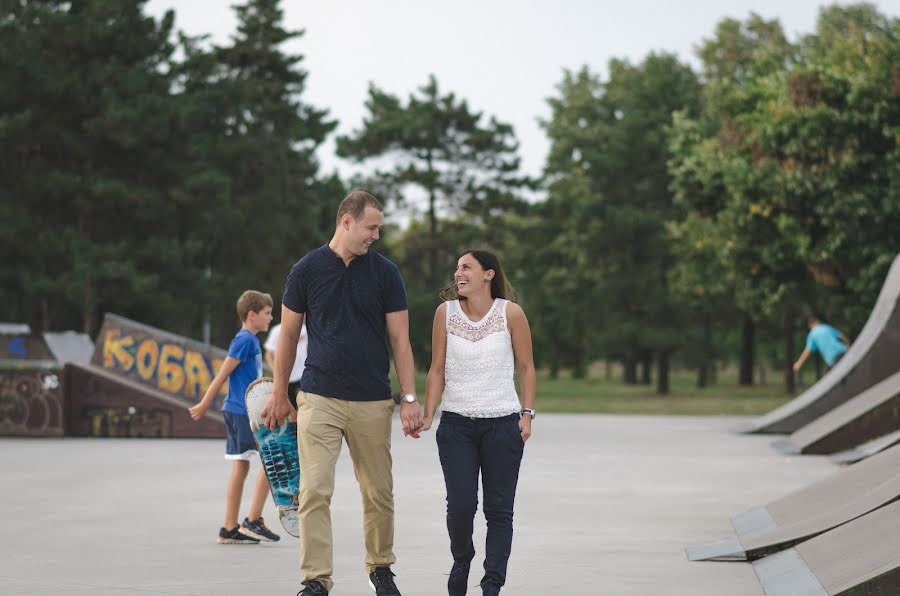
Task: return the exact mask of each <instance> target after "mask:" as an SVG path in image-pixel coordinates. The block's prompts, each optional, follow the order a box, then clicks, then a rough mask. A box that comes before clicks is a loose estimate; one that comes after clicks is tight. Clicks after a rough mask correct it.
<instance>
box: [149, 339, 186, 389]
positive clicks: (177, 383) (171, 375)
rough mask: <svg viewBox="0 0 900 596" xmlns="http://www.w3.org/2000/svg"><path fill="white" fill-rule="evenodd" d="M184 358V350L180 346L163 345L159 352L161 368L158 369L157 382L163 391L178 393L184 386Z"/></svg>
mask: <svg viewBox="0 0 900 596" xmlns="http://www.w3.org/2000/svg"><path fill="white" fill-rule="evenodd" d="M182 358H184V350H183V349H182V348H181V347H180V346H176V345H175V344H164V345H163V347H162V350H161V351H160V353H159V368H158V369H157V371H156V377H157V379H156V382H157V384H158V385H159V388H160V389H162V390H163V391H168V392H169V393H178V392H179V391H181V388H182V387H183V386H184V369H183V368H182V366H181V359H182Z"/></svg>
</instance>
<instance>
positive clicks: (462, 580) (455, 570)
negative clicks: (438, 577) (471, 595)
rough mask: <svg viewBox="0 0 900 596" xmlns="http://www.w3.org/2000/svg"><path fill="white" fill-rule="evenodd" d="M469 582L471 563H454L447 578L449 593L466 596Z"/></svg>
mask: <svg viewBox="0 0 900 596" xmlns="http://www.w3.org/2000/svg"><path fill="white" fill-rule="evenodd" d="M468 583H469V564H468V563H466V564H465V565H463V564H461V563H456V562H454V563H453V567H451V568H450V577H449V578H447V593H448V594H449V595H450V596H465V594H466V590H468V587H469V586H468Z"/></svg>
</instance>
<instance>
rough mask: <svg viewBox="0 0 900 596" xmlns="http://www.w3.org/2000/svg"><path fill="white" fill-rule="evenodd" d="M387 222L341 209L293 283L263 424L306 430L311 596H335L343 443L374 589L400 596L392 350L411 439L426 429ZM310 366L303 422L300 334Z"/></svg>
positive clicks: (353, 207)
mask: <svg viewBox="0 0 900 596" xmlns="http://www.w3.org/2000/svg"><path fill="white" fill-rule="evenodd" d="M383 223H384V213H383V208H382V206H381V203H379V202H378V200H377V199H376V198H375V197H373V196H372V195H370V194H369V193H366V192H361V191H355V192H352V193H350V194H349V195H348V196H347V198H346V199H344V200H343V201H342V202H341V205H340V207H339V208H338V214H337V226H336V229H335V232H334V237H332V239H331V242H329V243H328V244H326V245H325V246H322V247H321V248H318V249H316V250H314V251H312V252H310V253H309V254H307V255H306V256H304V257H303V258H302V259H300V261H299V262H298V263H297V264H296V265H294V267H293V268H292V269H291V272H290V274H289V275H288V278H287V283H286V284H285V289H284V297H283V298H282V301H281V302H282V306H281V336H280V337H279V338H278V345H277V347H276V348H275V382H274V387H273V393H272V397H271V398H270V399H269V402H268V404H267V405H266V409H265V410H263V414H264V415H265V417H266V424H268V426H269V428H275V427H276V426H277V425H280V424H281V423H282V422H283V421H284V420H286V419H294V417H295V416H296V420H297V445H298V448H299V452H300V470H301V480H300V502H299V518H300V545H301V549H300V569H301V572H302V575H303V579H302V582H303V584H304V586H305V588H304V590H303V591H302V592H301V594H302V595H304V596H320V595H327V594H328V591H329V590H331V588H332V586H333V584H334V582H333V581H332V573H333V557H332V532H331V508H330V503H331V496H332V494H333V493H334V471H335V464H336V463H337V458H338V454H339V453H340V450H341V443H342V441H343V440H346V441H347V447H348V448H349V449H350V456H351V458H352V459H353V469H354V471H355V473H356V478H357V481H358V482H359V488H360V492H361V493H362V497H363V528H364V534H365V543H366V570H367V572H368V574H369V585H370V587H371V588H372V589H373V590H375V593H376V595H378V596H399V594H400V592H399V591H398V590H397V586H396V585H395V584H394V580H393V576H394V574H393V573H392V572H391V565H392V564H393V563H394V562H395V561H396V559H395V557H394V550H393V545H394V492H393V475H392V470H391V466H392V462H391V419H392V414H393V411H394V400H393V399H392V397H391V384H390V380H389V379H388V371H389V368H390V362H389V357H388V347H387V342H388V341H390V344H391V350H392V351H393V354H394V367H395V368H396V370H397V377H398V378H399V381H400V390H401V394H402V395H403V398H402V399H401V406H400V408H401V409H400V419H401V421H402V423H403V432H404V434H409V433H415V432H416V431H417V430H418V428H419V427H420V426H421V416H420V412H419V402H418V400H417V398H416V394H415V378H414V377H415V373H414V366H413V356H412V347H411V346H410V343H409V315H408V311H407V308H408V306H407V299H406V289H405V288H404V286H403V278H402V277H401V276H400V271H399V270H398V269H397V266H396V265H395V264H394V263H392V262H391V261H389V260H387V259H386V258H384V257H383V256H381V255H380V254H378V253H377V252H375V251H374V250H371V249H370V247H371V245H372V243H373V242H375V241H376V240H378V237H379V233H380V230H381V226H382V225H383ZM304 321H305V322H306V332H307V335H308V338H309V355H308V356H307V359H306V369H305V370H304V372H303V378H302V379H301V380H300V393H299V394H298V395H297V410H296V412H295V411H294V409H293V408H292V407H291V404H290V402H289V401H288V397H287V389H288V380H289V376H290V373H291V368H292V367H293V364H294V356H295V351H296V349H297V341H298V339H299V336H300V327H301V326H302V325H303V323H304Z"/></svg>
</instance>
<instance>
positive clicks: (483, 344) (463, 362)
mask: <svg viewBox="0 0 900 596" xmlns="http://www.w3.org/2000/svg"><path fill="white" fill-rule="evenodd" d="M507 303H508V301H506V300H503V299H502V298H495V299H494V304H492V305H491V308H490V310H488V312H487V314H486V315H485V316H484V318H483V319H481V320H480V321H478V322H472V321H470V320H469V318H468V317H467V316H466V314H465V313H464V312H463V311H462V309H461V308H460V306H459V300H453V301H450V302H447V303H446V304H447V309H446V312H447V357H446V361H445V364H444V393H443V395H442V397H441V400H442V402H443V403H442V407H443V410H444V411H445V412H454V413H456V414H460V415H462V416H468V417H470V418H497V417H500V416H507V415H509V414H517V413H518V412H519V411H520V409H521V406H520V405H519V396H518V395H517V394H516V385H515V381H514V380H513V375H514V373H515V357H514V355H513V347H512V336H510V334H509V327H508V326H507V324H506V305H507Z"/></svg>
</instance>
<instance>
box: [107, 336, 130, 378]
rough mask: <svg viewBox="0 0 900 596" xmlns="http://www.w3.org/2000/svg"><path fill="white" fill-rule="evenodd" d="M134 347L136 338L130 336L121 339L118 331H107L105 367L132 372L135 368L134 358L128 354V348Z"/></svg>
mask: <svg viewBox="0 0 900 596" xmlns="http://www.w3.org/2000/svg"><path fill="white" fill-rule="evenodd" d="M133 345H134V338H133V337H131V336H130V335H126V336H125V337H121V336H120V335H119V330H118V329H111V330H109V331H107V332H106V338H105V339H104V341H103V366H104V367H105V368H121V369H122V370H124V371H129V370H131V367H132V366H134V356H132V355H131V354H130V353H129V352H128V348H130V347H132V346H133Z"/></svg>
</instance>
